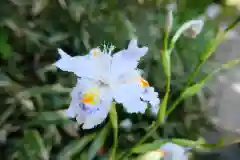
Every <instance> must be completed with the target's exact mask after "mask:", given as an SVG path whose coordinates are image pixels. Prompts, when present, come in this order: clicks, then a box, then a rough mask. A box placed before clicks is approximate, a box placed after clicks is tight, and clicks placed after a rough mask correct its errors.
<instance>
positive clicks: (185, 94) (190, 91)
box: [181, 82, 205, 98]
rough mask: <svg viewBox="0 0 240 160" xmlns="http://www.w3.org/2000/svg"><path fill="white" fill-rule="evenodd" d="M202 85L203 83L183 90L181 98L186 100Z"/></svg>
mask: <svg viewBox="0 0 240 160" xmlns="http://www.w3.org/2000/svg"><path fill="white" fill-rule="evenodd" d="M204 84H205V83H204V82H200V83H197V84H194V85H192V86H190V87H189V88H187V89H185V91H184V92H183V93H182V95H181V96H182V98H187V97H190V96H193V95H195V94H196V93H197V92H198V91H199V90H200V89H201V88H202V87H203V85H204Z"/></svg>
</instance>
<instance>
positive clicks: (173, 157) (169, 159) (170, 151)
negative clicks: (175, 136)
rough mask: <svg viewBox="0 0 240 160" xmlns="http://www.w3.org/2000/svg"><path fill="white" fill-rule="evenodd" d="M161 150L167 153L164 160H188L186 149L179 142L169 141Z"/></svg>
mask: <svg viewBox="0 0 240 160" xmlns="http://www.w3.org/2000/svg"><path fill="white" fill-rule="evenodd" d="M160 150H161V151H164V152H165V153H166V154H165V156H164V158H163V160H188V155H187V152H186V149H185V148H184V147H182V146H179V145H177V144H174V143H171V142H168V143H166V144H164V145H163V146H162V147H161V148H160Z"/></svg>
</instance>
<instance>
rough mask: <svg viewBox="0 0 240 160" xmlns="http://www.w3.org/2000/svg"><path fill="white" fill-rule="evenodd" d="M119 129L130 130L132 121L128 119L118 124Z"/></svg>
mask: <svg viewBox="0 0 240 160" xmlns="http://www.w3.org/2000/svg"><path fill="white" fill-rule="evenodd" d="M120 127H122V128H124V129H126V130H128V129H131V128H132V121H131V120H130V119H128V118H127V119H124V120H123V121H122V122H121V123H120Z"/></svg>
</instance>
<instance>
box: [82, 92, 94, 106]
mask: <svg viewBox="0 0 240 160" xmlns="http://www.w3.org/2000/svg"><path fill="white" fill-rule="evenodd" d="M97 100H98V94H96V93H94V92H87V93H84V94H83V97H82V99H81V100H80V101H81V102H82V103H84V104H97Z"/></svg>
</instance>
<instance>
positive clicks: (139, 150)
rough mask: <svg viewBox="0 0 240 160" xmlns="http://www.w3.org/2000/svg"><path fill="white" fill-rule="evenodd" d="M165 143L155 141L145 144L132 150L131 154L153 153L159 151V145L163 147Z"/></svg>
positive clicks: (163, 141)
mask: <svg viewBox="0 0 240 160" xmlns="http://www.w3.org/2000/svg"><path fill="white" fill-rule="evenodd" d="M166 142H167V140H155V141H153V142H152V143H146V144H143V145H140V146H138V147H135V148H133V153H146V152H148V151H153V150H156V149H159V148H160V147H161V145H163V144H164V143H166Z"/></svg>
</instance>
